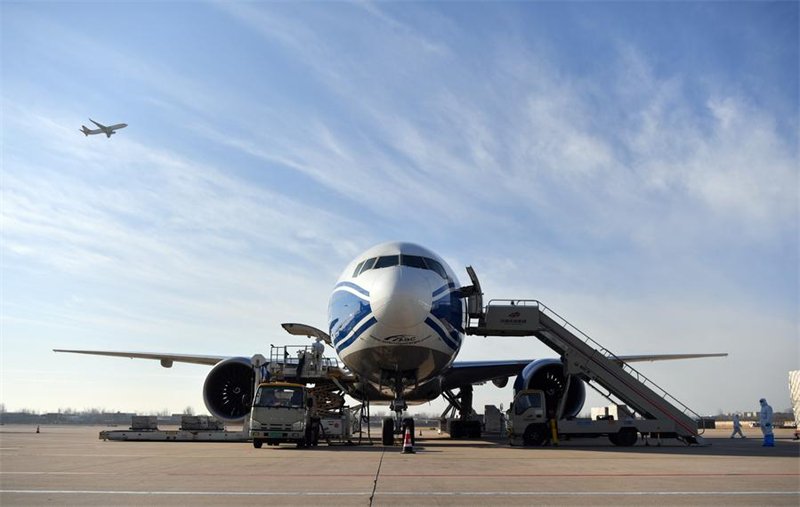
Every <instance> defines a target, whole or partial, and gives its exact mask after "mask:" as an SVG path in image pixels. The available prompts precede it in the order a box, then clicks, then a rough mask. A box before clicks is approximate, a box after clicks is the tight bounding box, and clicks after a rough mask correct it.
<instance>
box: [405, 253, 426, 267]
mask: <svg viewBox="0 0 800 507" xmlns="http://www.w3.org/2000/svg"><path fill="white" fill-rule="evenodd" d="M400 264H402V265H403V266H408V267H410V268H419V269H428V266H426V265H425V259H423V258H422V257H418V256H416V255H405V254H403V256H402V257H400Z"/></svg>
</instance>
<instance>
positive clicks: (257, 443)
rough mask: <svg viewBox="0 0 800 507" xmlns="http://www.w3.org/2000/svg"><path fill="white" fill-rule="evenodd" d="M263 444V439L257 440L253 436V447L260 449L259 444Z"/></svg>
mask: <svg viewBox="0 0 800 507" xmlns="http://www.w3.org/2000/svg"><path fill="white" fill-rule="evenodd" d="M263 444H264V442H263V441H261V440H259V439H257V438H254V439H253V447H255V448H256V449H261V446H262V445H263Z"/></svg>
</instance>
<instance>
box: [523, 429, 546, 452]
mask: <svg viewBox="0 0 800 507" xmlns="http://www.w3.org/2000/svg"><path fill="white" fill-rule="evenodd" d="M546 440H547V426H546V425H544V424H529V425H528V427H527V428H525V433H523V434H522V443H524V444H525V445H527V446H531V447H534V446H535V447H538V446H540V445H542V444H543V443H545V441H546Z"/></svg>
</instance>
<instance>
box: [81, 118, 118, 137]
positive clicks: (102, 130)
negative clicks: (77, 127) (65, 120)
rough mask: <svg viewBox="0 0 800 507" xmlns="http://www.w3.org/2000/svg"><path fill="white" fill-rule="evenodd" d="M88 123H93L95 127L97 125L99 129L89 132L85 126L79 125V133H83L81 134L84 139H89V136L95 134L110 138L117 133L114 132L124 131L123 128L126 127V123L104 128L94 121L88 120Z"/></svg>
mask: <svg viewBox="0 0 800 507" xmlns="http://www.w3.org/2000/svg"><path fill="white" fill-rule="evenodd" d="M89 121H90V122H92V123H94V124H95V125H97V126H98V127H99V128H97V129H95V130H91V129H88V128H86V125H81V132H83V134H84V135H85V136H86V137H89V136H90V135H95V134H105V135H106V137H108V138H110V137H111V136H112V135H113V134H116V133H117V132H116V131H117V130H119V129H124V128H125V127H127V126H128V124H127V123H117V124H116V125H111V126H110V127H106V126H105V125H101V124H99V123H97V122H96V121H94V120H93V119H91V118H89Z"/></svg>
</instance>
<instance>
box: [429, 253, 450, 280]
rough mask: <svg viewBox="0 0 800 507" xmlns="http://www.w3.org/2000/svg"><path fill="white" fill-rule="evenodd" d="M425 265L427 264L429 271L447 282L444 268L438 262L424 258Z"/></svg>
mask: <svg viewBox="0 0 800 507" xmlns="http://www.w3.org/2000/svg"><path fill="white" fill-rule="evenodd" d="M425 263H426V264H428V269H430V270H431V271H436V272H437V273H438V274H439V276H441V277H442V278H444V279H445V280H447V272H446V271H445V270H444V267H443V266H442V264H441V263H440V262H439V261H435V260H433V259H429V258H427V257H426V258H425Z"/></svg>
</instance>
